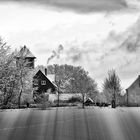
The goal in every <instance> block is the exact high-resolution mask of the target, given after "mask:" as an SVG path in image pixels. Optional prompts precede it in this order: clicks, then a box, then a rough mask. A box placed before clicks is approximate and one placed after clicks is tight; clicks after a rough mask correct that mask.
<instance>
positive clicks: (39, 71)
mask: <svg viewBox="0 0 140 140" xmlns="http://www.w3.org/2000/svg"><path fill="white" fill-rule="evenodd" d="M38 73H41V74H42V75H43V76H44V77H45V78H46V79H48V80H49V81H50V82H51V83H52V84H53V85H54V86H55V87H57V86H56V84H55V83H54V81H51V80H50V79H49V78H48V77H47V76H46V75H45V74H44V73H43V72H42V71H41V70H38V72H37V73H36V74H35V75H34V77H35V76H36V75H37V74H38Z"/></svg>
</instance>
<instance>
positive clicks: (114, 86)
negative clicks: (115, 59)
mask: <svg viewBox="0 0 140 140" xmlns="http://www.w3.org/2000/svg"><path fill="white" fill-rule="evenodd" d="M121 90H122V88H121V84H120V79H119V77H118V75H117V74H116V71H115V70H110V71H108V77H106V78H105V80H104V83H103V92H104V93H105V95H106V97H107V99H108V101H110V102H111V104H112V107H113V108H115V107H116V98H117V95H119V94H120V93H121Z"/></svg>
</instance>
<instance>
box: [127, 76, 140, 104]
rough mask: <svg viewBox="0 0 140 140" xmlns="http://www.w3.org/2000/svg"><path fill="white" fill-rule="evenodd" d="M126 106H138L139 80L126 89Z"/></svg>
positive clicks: (139, 97)
mask: <svg viewBox="0 0 140 140" xmlns="http://www.w3.org/2000/svg"><path fill="white" fill-rule="evenodd" d="M128 105H129V106H137V105H138V106H140V78H139V77H138V78H137V79H136V81H135V82H134V83H133V84H132V85H131V86H130V87H129V88H128Z"/></svg>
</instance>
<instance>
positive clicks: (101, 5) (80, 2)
mask: <svg viewBox="0 0 140 140" xmlns="http://www.w3.org/2000/svg"><path fill="white" fill-rule="evenodd" d="M1 1H2V2H5V1H10V2H11V1H14V2H27V3H35V4H40V5H44V6H53V7H57V8H60V9H63V10H64V9H66V10H73V11H76V12H80V13H88V12H93V11H114V10H120V9H123V8H126V7H127V4H126V2H125V0H1Z"/></svg>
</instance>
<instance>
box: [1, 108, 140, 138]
mask: <svg viewBox="0 0 140 140" xmlns="http://www.w3.org/2000/svg"><path fill="white" fill-rule="evenodd" d="M139 139H140V108H116V109H111V108H98V107H87V108H86V109H80V108H76V107H75V108H74V107H73V108H72V107H71V108H68V107H65V108H52V109H48V110H37V109H34V110H33V109H32V110H30V109H25V110H8V111H7V110H6V111H0V140H139Z"/></svg>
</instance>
